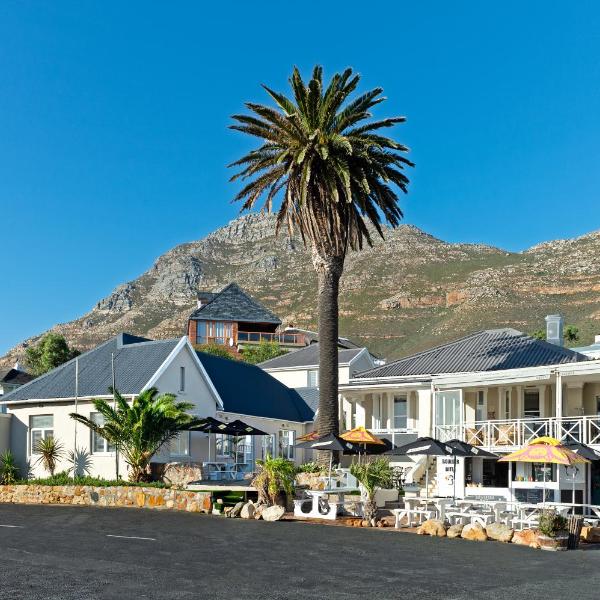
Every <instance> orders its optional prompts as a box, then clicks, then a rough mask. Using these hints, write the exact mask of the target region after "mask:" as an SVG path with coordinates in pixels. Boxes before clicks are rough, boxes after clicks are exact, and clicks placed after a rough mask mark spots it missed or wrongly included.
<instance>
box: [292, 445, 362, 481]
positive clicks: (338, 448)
mask: <svg viewBox="0 0 600 600" xmlns="http://www.w3.org/2000/svg"><path fill="white" fill-rule="evenodd" d="M296 448H303V449H304V450H325V451H326V452H331V454H330V457H329V478H328V479H329V487H331V469H332V467H333V453H334V452H343V453H344V454H357V453H358V446H357V445H356V444H353V443H352V442H347V441H346V440H344V439H342V438H341V437H339V436H337V435H335V434H333V433H328V434H327V435H324V436H323V437H320V438H317V439H316V440H308V441H306V442H300V443H298V444H296Z"/></svg>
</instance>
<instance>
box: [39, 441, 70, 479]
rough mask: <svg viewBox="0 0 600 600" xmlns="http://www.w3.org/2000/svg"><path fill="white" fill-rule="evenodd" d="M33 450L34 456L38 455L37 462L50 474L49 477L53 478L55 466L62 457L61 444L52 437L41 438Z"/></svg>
mask: <svg viewBox="0 0 600 600" xmlns="http://www.w3.org/2000/svg"><path fill="white" fill-rule="evenodd" d="M33 450H34V452H35V453H36V454H39V455H40V457H39V458H38V459H37V462H41V463H42V465H44V469H46V471H48V472H49V473H50V477H54V471H56V464H57V463H58V462H59V461H60V460H61V458H62V457H63V456H64V447H63V445H62V443H61V442H59V441H58V440H57V439H56V438H53V437H47V438H42V439H41V440H38V441H37V443H36V445H35V447H34V449H33Z"/></svg>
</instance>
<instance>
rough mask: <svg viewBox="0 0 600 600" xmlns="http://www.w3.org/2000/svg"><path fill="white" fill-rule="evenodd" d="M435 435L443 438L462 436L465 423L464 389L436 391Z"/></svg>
mask: <svg viewBox="0 0 600 600" xmlns="http://www.w3.org/2000/svg"><path fill="white" fill-rule="evenodd" d="M434 424H435V431H434V436H439V437H440V438H441V439H442V440H450V439H452V438H459V439H460V438H461V432H462V425H463V397H462V390H445V391H443V392H435V420H434Z"/></svg>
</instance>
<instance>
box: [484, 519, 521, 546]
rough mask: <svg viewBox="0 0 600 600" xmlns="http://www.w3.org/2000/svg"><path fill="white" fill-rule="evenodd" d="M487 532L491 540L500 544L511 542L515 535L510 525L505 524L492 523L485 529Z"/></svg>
mask: <svg viewBox="0 0 600 600" xmlns="http://www.w3.org/2000/svg"><path fill="white" fill-rule="evenodd" d="M485 532H486V533H487V536H488V538H490V540H496V541H498V542H510V540H512V538H513V534H514V533H515V532H514V531H513V530H512V529H511V528H510V527H509V526H508V525H504V523H490V524H489V525H488V526H487V527H486V528H485Z"/></svg>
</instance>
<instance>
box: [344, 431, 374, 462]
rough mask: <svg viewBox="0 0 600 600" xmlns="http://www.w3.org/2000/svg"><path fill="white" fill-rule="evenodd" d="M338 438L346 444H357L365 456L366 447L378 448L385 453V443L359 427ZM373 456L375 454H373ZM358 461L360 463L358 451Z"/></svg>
mask: <svg viewBox="0 0 600 600" xmlns="http://www.w3.org/2000/svg"><path fill="white" fill-rule="evenodd" d="M340 437H341V438H342V439H344V440H346V441H347V442H352V443H353V444H358V446H359V448H360V447H362V449H363V451H364V454H367V446H369V447H374V446H380V447H381V448H382V449H383V450H382V451H385V450H384V448H385V442H384V441H383V440H382V439H381V438H378V437H377V436H376V435H373V434H372V433H371V432H370V431H369V430H368V429H366V428H365V427H363V426H362V425H359V426H358V427H355V428H354V429H351V430H350V431H346V432H344V433H342V434H341V435H340ZM373 454H375V453H373ZM358 460H359V462H360V451H359V453H358Z"/></svg>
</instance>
